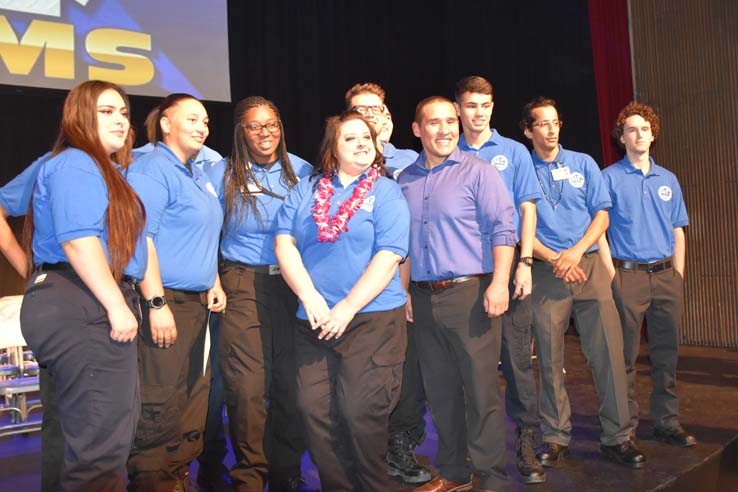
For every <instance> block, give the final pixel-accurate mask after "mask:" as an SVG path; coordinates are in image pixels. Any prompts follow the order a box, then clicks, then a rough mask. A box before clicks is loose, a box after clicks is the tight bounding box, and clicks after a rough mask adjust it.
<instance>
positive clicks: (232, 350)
mask: <svg viewBox="0 0 738 492" xmlns="http://www.w3.org/2000/svg"><path fill="white" fill-rule="evenodd" d="M221 282H222V284H223V289H224V290H225V292H226V295H227V296H228V309H227V313H226V315H224V316H222V317H221V319H220V339H219V344H218V363H219V366H220V370H221V372H222V374H223V384H224V388H225V398H226V406H227V408H228V422H229V425H228V427H229V433H230V437H231V445H232V447H233V453H234V455H235V458H236V463H235V464H234V466H233V468H232V469H231V471H230V475H231V479H232V481H233V484H234V486H235V488H236V490H239V491H241V490H243V491H251V490H261V489H263V488H264V485H265V482H266V480H267V477H268V476H269V475H271V476H272V477H273V478H275V479H278V478H287V477H290V476H296V475H299V474H300V460H301V457H302V453H303V452H304V450H305V445H304V440H303V438H302V429H301V425H300V422H299V419H297V418H296V415H297V409H296V401H295V400H296V396H295V394H296V388H295V386H296V370H295V359H294V342H293V330H294V313H295V311H296V310H297V300H296V298H295V295H294V294H293V293H292V291H291V290H290V289H289V287H287V284H286V283H285V282H284V280H283V279H282V277H281V275H269V274H267V273H256V272H254V271H251V270H249V269H248V268H246V267H244V266H239V265H229V266H226V267H225V268H224V269H223V270H222V272H221ZM267 398H268V399H269V409H268V411H267Z"/></svg>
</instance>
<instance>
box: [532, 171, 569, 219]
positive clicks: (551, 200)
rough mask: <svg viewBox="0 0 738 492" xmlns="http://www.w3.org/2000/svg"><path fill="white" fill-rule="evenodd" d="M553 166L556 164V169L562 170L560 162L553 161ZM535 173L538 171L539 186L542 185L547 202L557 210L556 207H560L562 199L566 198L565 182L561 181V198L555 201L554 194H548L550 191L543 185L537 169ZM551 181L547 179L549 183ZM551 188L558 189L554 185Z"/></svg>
mask: <svg viewBox="0 0 738 492" xmlns="http://www.w3.org/2000/svg"><path fill="white" fill-rule="evenodd" d="M551 164H555V165H556V169H561V164H562V163H561V162H559V161H553V162H552V163H551ZM546 169H548V165H547V166H546ZM535 171H536V178H538V184H539V185H541V191H542V192H543V196H544V198H546V201H547V202H548V203H549V204H550V205H551V208H553V209H554V210H556V207H557V206H558V204H559V202H560V201H561V199H562V198H563V196H564V181H563V180H559V181H560V184H561V186H560V187H559V190H558V192H559V197H558V198H557V199H554V197H553V192H552V193H551V194H550V195H549V194H548V191H549V190H548V187H547V186H545V185H544V184H543V181H542V180H541V176H540V175H539V174H538V169H536V170H535ZM550 180H551V178H548V179H547V182H550ZM551 188H552V189H553V190H555V189H556V188H555V186H554V185H553V183H552V184H551Z"/></svg>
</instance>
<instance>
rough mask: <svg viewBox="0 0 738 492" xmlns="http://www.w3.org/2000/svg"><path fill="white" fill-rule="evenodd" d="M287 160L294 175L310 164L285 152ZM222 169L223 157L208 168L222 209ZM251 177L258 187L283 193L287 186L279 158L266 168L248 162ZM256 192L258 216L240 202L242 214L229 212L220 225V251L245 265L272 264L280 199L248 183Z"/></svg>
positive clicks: (301, 175)
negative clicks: (225, 219) (226, 219)
mask: <svg viewBox="0 0 738 492" xmlns="http://www.w3.org/2000/svg"><path fill="white" fill-rule="evenodd" d="M288 155H289V158H290V164H291V166H292V169H293V170H294V171H295V175H296V176H297V177H298V178H304V177H305V176H308V175H309V174H310V172H311V171H312V170H313V166H311V165H310V163H308V162H307V161H305V160H303V159H300V158H299V157H297V156H296V155H293V154H289V153H288ZM225 169H226V160H225V159H223V160H222V161H220V162H218V163H217V164H215V165H214V166H213V167H212V168H210V170H208V176H210V181H211V182H212V183H213V186H215V190H216V191H217V192H218V198H219V199H220V204H221V206H222V207H223V213H225V189H224V184H223V176H224V174H225ZM251 169H252V171H253V173H254V177H255V178H256V180H257V181H258V182H259V184H260V185H261V187H262V188H264V189H266V190H269V191H271V192H273V193H276V194H278V195H282V196H284V197H286V196H287V195H288V194H289V192H290V188H288V187H287V184H286V183H285V182H284V180H283V179H282V162H281V160H278V161H277V162H275V163H274V164H272V166H271V167H270V168H269V170H268V171H265V170H264V167H262V166H259V165H252V166H251ZM250 188H251V189H252V191H253V192H254V193H256V194H255V196H256V203H257V207H258V209H259V217H256V214H254V211H253V209H252V208H251V206H250V205H248V204H246V203H245V202H242V203H241V204H240V206H241V208H242V210H241V211H242V212H243V216H242V217H240V219H239V217H237V215H236V212H235V211H234V213H232V214H231V216H230V217H229V219H228V222H227V223H226V224H225V225H224V226H223V237H222V240H221V242H220V254H221V256H222V257H223V258H224V259H226V260H231V261H238V262H240V263H246V264H247V265H276V264H277V257H276V256H274V233H275V231H276V229H277V212H279V209H280V208H282V204H283V203H284V200H280V199H279V198H276V197H273V196H269V195H265V194H264V193H260V192H258V189H259V188H258V187H257V186H256V185H255V184H253V185H251V186H250Z"/></svg>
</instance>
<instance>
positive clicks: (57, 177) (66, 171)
mask: <svg viewBox="0 0 738 492" xmlns="http://www.w3.org/2000/svg"><path fill="white" fill-rule="evenodd" d="M82 159H86V160H87V161H89V162H85V161H83V160H82ZM46 188H47V191H48V194H49V208H50V212H51V217H52V220H53V227H54V236H55V237H56V241H57V242H58V243H59V244H61V243H63V242H66V241H71V240H73V239H78V238H81V237H89V236H100V235H102V233H103V231H104V230H105V228H106V224H105V215H106V212H107V209H108V189H107V186H106V184H105V180H104V179H103V177H102V175H101V174H100V172H99V171H98V169H97V165H96V164H95V162H94V161H93V160H92V159H91V158H90V157H88V156H85V157H84V158H81V157H79V156H77V155H74V156H72V157H67V158H66V162H64V163H63V164H62V165H60V166H58V167H57V168H56V169H55V170H54V171H53V172H52V173H51V174H50V175H49V176H48V177H47V180H46Z"/></svg>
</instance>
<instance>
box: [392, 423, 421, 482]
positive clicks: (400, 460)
mask: <svg viewBox="0 0 738 492" xmlns="http://www.w3.org/2000/svg"><path fill="white" fill-rule="evenodd" d="M412 442H413V440H412V439H411V438H410V436H409V434H408V433H407V432H395V433H394V434H391V435H390V438H389V446H388V449H387V455H386V456H385V462H386V463H387V474H388V475H390V476H391V477H398V478H400V479H402V481H403V482H406V483H425V482H427V481H429V480H430V479H431V474H430V472H429V471H428V469H427V468H425V467H424V466H423V465H421V464H420V463H418V459H417V458H416V457H415V452H414V450H413V445H412Z"/></svg>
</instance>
